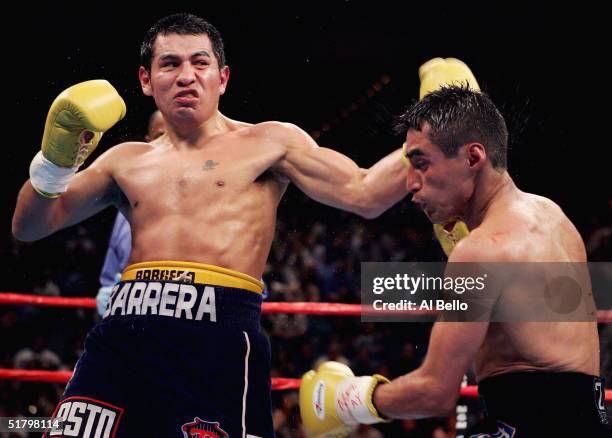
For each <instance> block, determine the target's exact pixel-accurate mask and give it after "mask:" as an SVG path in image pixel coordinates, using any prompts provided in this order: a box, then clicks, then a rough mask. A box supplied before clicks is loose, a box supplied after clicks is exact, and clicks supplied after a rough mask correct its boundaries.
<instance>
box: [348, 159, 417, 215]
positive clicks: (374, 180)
mask: <svg viewBox="0 0 612 438" xmlns="http://www.w3.org/2000/svg"><path fill="white" fill-rule="evenodd" d="M360 190H361V191H363V195H364V197H365V199H366V200H367V201H366V206H365V207H366V210H367V212H368V215H367V217H376V216H379V215H380V214H381V213H383V212H384V211H385V210H387V209H388V208H390V207H391V206H393V205H394V204H395V203H396V202H398V201H399V200H401V199H402V198H404V197H405V196H406V195H407V194H408V190H407V189H406V165H405V164H404V162H403V161H402V150H401V149H398V150H396V151H394V152H392V153H390V154H389V155H387V156H386V157H384V158H383V159H381V160H380V161H378V162H377V163H376V164H375V165H374V166H372V167H370V168H369V169H368V170H367V171H366V172H365V175H364V177H363V180H362V182H361V187H360Z"/></svg>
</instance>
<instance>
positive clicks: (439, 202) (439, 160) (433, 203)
mask: <svg viewBox="0 0 612 438" xmlns="http://www.w3.org/2000/svg"><path fill="white" fill-rule="evenodd" d="M429 131H430V126H429V124H427V123H425V124H424V125H423V129H422V130H421V131H417V130H414V129H410V130H409V131H408V133H407V135H406V148H405V153H406V157H407V158H408V160H409V161H410V165H409V166H408V174H407V177H406V187H407V189H408V190H409V191H410V193H412V195H413V197H412V201H413V202H414V203H415V204H416V205H417V206H418V207H419V208H421V209H422V210H423V211H424V212H425V214H426V215H427V217H428V218H429V219H430V220H431V221H432V222H433V223H445V222H447V221H448V220H450V219H453V218H456V217H458V216H461V214H462V212H463V210H464V208H465V207H466V205H467V203H468V201H469V199H470V197H471V196H472V193H473V191H474V180H473V173H472V172H471V171H470V168H469V160H468V158H467V157H466V155H465V153H463V152H464V151H463V147H462V148H459V151H458V153H457V155H456V156H455V157H446V156H445V155H444V153H443V152H442V151H441V150H440V148H439V147H438V146H436V145H435V144H434V143H432V142H431V140H430V139H429V136H428V133H429Z"/></svg>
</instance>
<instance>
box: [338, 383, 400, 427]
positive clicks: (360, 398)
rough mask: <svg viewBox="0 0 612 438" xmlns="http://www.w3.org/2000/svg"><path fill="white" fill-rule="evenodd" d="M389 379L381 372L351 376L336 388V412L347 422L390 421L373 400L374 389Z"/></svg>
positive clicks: (372, 422) (369, 422)
mask: <svg viewBox="0 0 612 438" xmlns="http://www.w3.org/2000/svg"><path fill="white" fill-rule="evenodd" d="M388 382H389V379H387V378H386V377H383V376H381V375H379V374H375V375H373V376H362V377H349V378H347V379H345V380H344V381H343V382H342V383H340V384H339V385H338V387H337V389H336V400H337V404H336V412H337V414H338V417H340V419H341V420H342V422H344V423H345V424H357V423H361V424H374V423H380V422H385V421H389V420H387V419H386V418H383V417H382V416H381V415H380V414H379V413H378V411H377V410H376V408H375V407H374V403H373V402H372V395H373V394H374V389H376V387H377V386H378V385H379V384H381V383H388Z"/></svg>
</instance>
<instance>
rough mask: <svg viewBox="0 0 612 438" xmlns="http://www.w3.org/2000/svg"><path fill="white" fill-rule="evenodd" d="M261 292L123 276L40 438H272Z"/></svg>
mask: <svg viewBox="0 0 612 438" xmlns="http://www.w3.org/2000/svg"><path fill="white" fill-rule="evenodd" d="M262 287H263V285H262V283H261V282H260V281H259V280H256V279H254V278H252V277H249V276H248V275H245V274H241V273H239V272H235V271H231V270H229V269H224V268H219V267H216V266H210V265H201V264H196V263H186V262H167V261H164V262H146V263H137V264H134V265H131V266H128V267H127V268H126V269H125V271H124V273H123V276H122V278H121V282H119V283H118V284H117V285H115V286H114V288H113V292H112V294H111V297H110V299H109V303H108V307H107V310H106V313H105V314H104V317H103V320H102V321H101V322H100V323H99V324H98V325H97V326H96V327H94V328H93V329H92V330H91V332H90V333H89V334H88V335H87V339H86V340H85V350H84V352H83V354H82V356H81V358H80V359H79V361H78V363H77V365H76V367H75V370H74V375H73V377H72V379H71V380H70V382H69V383H68V386H67V387H66V391H65V393H64V395H63V397H62V400H61V402H60V403H59V405H58V406H57V408H56V410H55V413H54V417H56V418H57V419H58V420H59V421H60V426H59V427H57V428H55V429H52V430H50V431H48V432H47V433H46V435H45V436H47V437H68V436H69V437H82V438H110V437H122V438H123V437H131V438H132V437H145V436H146V437H163V438H170V437H177V438H239V437H241V438H247V437H251V438H256V437H262V438H264V437H265V438H271V437H273V435H274V434H273V428H272V415H271V411H272V406H271V394H270V391H271V384H270V345H269V343H268V340H267V338H266V337H265V336H264V335H263V334H262V333H261V331H260V316H261V300H262V298H261V291H262Z"/></svg>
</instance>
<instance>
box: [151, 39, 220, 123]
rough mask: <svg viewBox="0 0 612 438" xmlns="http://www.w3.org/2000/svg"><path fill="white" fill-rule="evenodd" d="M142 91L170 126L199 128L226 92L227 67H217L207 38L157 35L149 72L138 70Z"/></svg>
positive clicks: (211, 114) (212, 112)
mask: <svg viewBox="0 0 612 438" xmlns="http://www.w3.org/2000/svg"><path fill="white" fill-rule="evenodd" d="M139 77H140V82H141V86H142V90H143V92H144V93H145V94H146V95H147V96H153V98H154V99H155V103H156V105H157V107H158V108H159V109H160V110H161V111H162V113H164V114H165V115H166V117H167V118H168V119H169V120H168V121H169V122H170V123H172V124H178V125H187V126H192V125H193V126H199V125H201V124H202V123H204V122H205V121H207V120H209V119H210V118H211V117H212V116H213V115H214V113H215V112H216V111H217V109H218V107H219V98H220V96H221V95H222V94H223V93H225V88H226V86H227V81H228V79H229V68H228V67H227V66H225V67H223V68H221V69H220V68H219V64H218V62H217V58H216V56H215V54H214V51H213V47H212V44H211V42H210V39H209V38H208V35H206V34H200V35H179V34H167V35H159V36H158V37H157V39H156V40H155V44H154V50H153V58H152V60H151V71H150V72H147V71H146V69H144V67H141V68H140V71H139Z"/></svg>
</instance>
